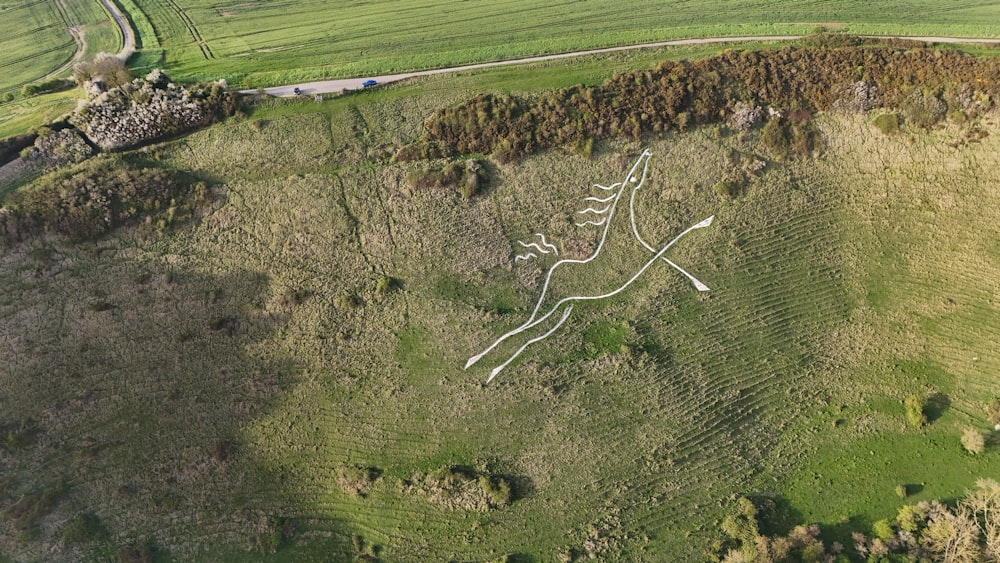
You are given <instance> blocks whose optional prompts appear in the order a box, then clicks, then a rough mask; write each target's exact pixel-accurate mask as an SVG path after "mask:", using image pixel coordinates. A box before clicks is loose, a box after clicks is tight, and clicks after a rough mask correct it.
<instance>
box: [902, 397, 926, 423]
mask: <svg viewBox="0 0 1000 563" xmlns="http://www.w3.org/2000/svg"><path fill="white" fill-rule="evenodd" d="M925 403H926V401H924V399H922V398H920V397H919V396H917V395H909V396H907V397H906V399H904V400H903V407H904V408H905V409H906V421H907V422H908V423H910V426H912V427H913V428H923V427H924V426H926V425H927V412H926V411H925V406H926V404H925Z"/></svg>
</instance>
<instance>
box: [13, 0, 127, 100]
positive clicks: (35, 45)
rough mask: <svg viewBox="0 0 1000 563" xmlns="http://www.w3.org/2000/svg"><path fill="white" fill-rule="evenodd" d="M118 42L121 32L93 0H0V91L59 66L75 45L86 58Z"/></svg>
mask: <svg viewBox="0 0 1000 563" xmlns="http://www.w3.org/2000/svg"><path fill="white" fill-rule="evenodd" d="M69 28H73V32H74V33H71V32H70V30H69ZM120 48H121V32H120V31H119V30H118V27H117V26H115V24H114V23H113V22H112V21H111V16H110V15H108V13H107V12H106V11H105V10H104V7H103V6H102V5H101V3H100V2H98V1H97V0H85V1H76V2H70V1H64V0H56V1H51V2H42V1H33V0H20V1H16V2H8V3H5V4H4V5H3V6H0V95H2V94H4V93H6V92H10V91H16V90H17V89H19V88H20V87H21V86H22V85H24V84H27V83H29V82H33V81H37V80H39V79H41V78H43V77H44V76H46V75H48V74H49V73H51V72H53V71H56V70H58V69H59V68H62V67H63V66H64V65H65V64H67V63H69V62H70V61H72V60H73V57H74V55H75V54H76V53H77V51H80V56H81V57H90V58H92V57H93V56H94V55H96V54H97V53H99V52H101V51H105V52H117V51H118V49H120ZM67 74H68V72H67Z"/></svg>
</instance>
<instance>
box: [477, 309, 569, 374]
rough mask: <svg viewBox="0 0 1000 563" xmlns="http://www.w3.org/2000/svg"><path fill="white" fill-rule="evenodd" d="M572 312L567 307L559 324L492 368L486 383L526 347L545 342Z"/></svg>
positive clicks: (526, 343)
mask: <svg viewBox="0 0 1000 563" xmlns="http://www.w3.org/2000/svg"><path fill="white" fill-rule="evenodd" d="M572 312H573V306H572V305H569V306H567V307H566V310H565V311H563V314H562V318H560V319H559V322H558V323H556V326H554V327H552V328H550V329H549V331H548V332H546V333H545V334H543V335H541V336H539V337H537V338H532V339H531V340H529V341H527V342H525V343H524V345H523V346H521V347H520V348H518V349H517V351H516V352H514V354H513V355H511V357H509V358H507V361H506V362H504V363H502V364H500V365H499V366H497V367H495V368H493V371H491V372H490V376H489V377H488V378H486V383H489V382H490V381H493V378H494V377H496V376H497V374H498V373H500V371H501V370H503V368H505V367H507V365H508V364H509V363H511V362H513V361H514V358H517V357H518V356H520V355H521V352H524V351H525V349H527V348H528V346H531V345H532V344H534V343H536V342H541V341H542V340H545V339H546V338H548V337H549V335H551V334H552V333H553V332H555V331H557V330H559V327H561V326H562V324H563V323H564V322H566V319H567V318H569V314H570V313H572Z"/></svg>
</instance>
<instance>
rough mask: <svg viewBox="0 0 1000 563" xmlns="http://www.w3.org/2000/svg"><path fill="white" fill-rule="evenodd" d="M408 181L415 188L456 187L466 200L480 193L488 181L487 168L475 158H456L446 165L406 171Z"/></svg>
mask: <svg viewBox="0 0 1000 563" xmlns="http://www.w3.org/2000/svg"><path fill="white" fill-rule="evenodd" d="M405 178H406V183H407V184H409V185H410V187H412V188H415V189H427V188H443V187H456V188H458V190H459V193H460V194H461V195H462V197H463V198H464V199H466V200H468V199H470V198H472V197H473V196H474V195H476V194H477V193H479V190H480V188H481V186H482V185H483V184H484V183H485V181H486V169H485V168H484V167H483V165H482V164H481V163H480V162H479V161H477V160H475V159H469V160H464V161H463V160H456V161H453V162H449V163H447V164H444V165H434V164H429V165H426V166H423V167H422V168H416V169H413V170H410V171H409V172H407V173H406V176H405Z"/></svg>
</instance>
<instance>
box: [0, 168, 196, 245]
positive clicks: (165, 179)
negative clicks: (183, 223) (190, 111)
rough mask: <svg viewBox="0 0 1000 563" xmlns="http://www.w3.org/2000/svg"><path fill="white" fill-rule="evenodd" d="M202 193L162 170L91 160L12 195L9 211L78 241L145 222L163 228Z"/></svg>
mask: <svg viewBox="0 0 1000 563" xmlns="http://www.w3.org/2000/svg"><path fill="white" fill-rule="evenodd" d="M206 193H207V187H206V186H205V185H204V184H200V183H199V184H191V183H189V182H187V181H185V180H184V179H182V178H181V177H180V176H178V175H177V174H175V173H172V172H168V171H166V170H161V169H154V168H133V167H132V166H130V165H127V164H125V163H124V162H122V161H120V160H117V159H91V160H90V161H87V162H85V163H83V164H82V165H80V166H78V167H76V168H74V169H72V170H70V171H68V172H65V173H62V174H58V175H53V176H48V177H45V178H43V179H42V180H40V181H39V182H37V183H36V184H34V185H32V186H29V187H28V188H27V189H25V190H22V191H20V192H18V193H16V194H15V196H14V198H13V204H12V207H14V208H15V209H16V210H17V211H19V212H21V213H24V214H26V215H29V216H31V217H33V218H34V219H36V220H37V221H38V222H40V223H41V224H42V225H43V226H44V227H45V228H46V229H48V230H51V231H54V232H56V233H58V234H61V235H63V236H66V237H67V238H69V239H71V240H77V241H79V240H88V239H93V238H96V237H98V236H100V235H102V234H104V233H106V232H108V231H110V230H112V229H114V228H116V227H118V226H121V225H127V224H134V223H137V222H139V221H140V220H142V219H146V218H148V219H147V220H149V221H152V219H154V218H155V219H157V227H159V228H165V227H167V226H169V225H170V224H173V223H174V222H176V221H179V220H181V219H184V218H186V217H188V216H190V214H191V213H192V212H193V210H194V207H195V206H196V205H197V204H198V203H199V202H200V201H201V200H202V199H203V198H204V197H205V194H206Z"/></svg>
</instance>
